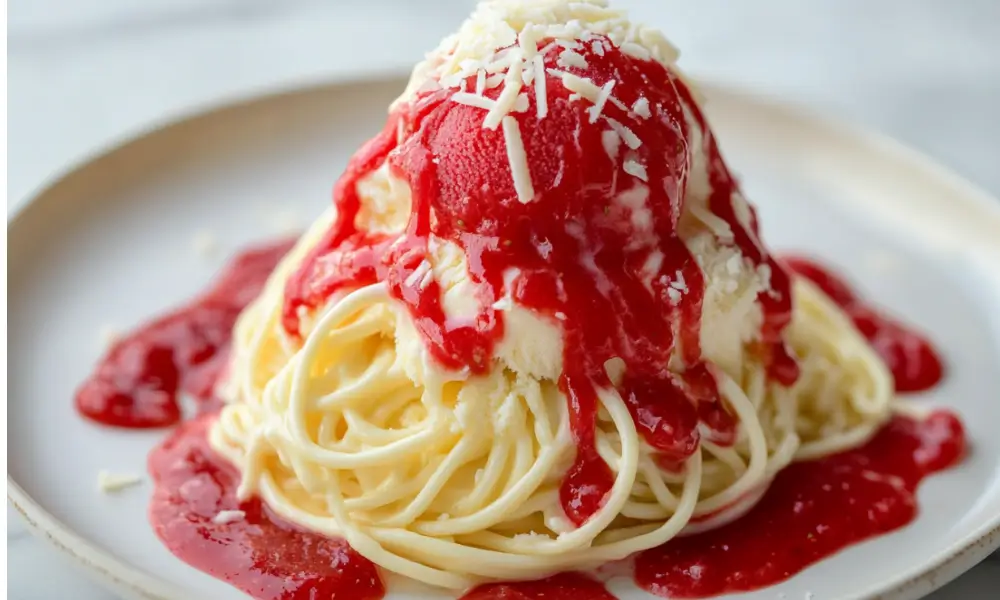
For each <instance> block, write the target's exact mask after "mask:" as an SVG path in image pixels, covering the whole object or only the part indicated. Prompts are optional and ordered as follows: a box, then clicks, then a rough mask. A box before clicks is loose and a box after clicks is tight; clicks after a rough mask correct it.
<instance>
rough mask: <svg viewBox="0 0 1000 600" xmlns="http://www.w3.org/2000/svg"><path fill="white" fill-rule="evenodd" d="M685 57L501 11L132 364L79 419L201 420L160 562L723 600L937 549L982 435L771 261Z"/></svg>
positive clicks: (906, 333) (931, 353)
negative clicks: (841, 556)
mask: <svg viewBox="0 0 1000 600" xmlns="http://www.w3.org/2000/svg"><path fill="white" fill-rule="evenodd" d="M675 59H676V51H675V50H674V49H673V48H672V47H671V46H670V44H669V43H667V42H666V40H664V39H663V37H662V36H661V35H660V34H659V33H657V32H656V31H654V30H651V29H648V28H646V27H643V26H641V25H639V24H635V23H632V22H630V21H629V20H628V19H627V18H626V17H625V15H624V14H623V13H621V12H619V11H615V10H612V9H610V8H608V7H607V6H606V5H605V4H604V3H603V2H599V1H597V0H591V1H580V2H567V1H565V0H545V1H531V2H529V1H526V0H525V1H496V2H484V3H483V4H481V5H480V6H479V7H478V8H477V9H476V11H475V12H474V13H473V15H472V16H471V17H470V18H469V19H468V20H467V21H466V22H465V23H464V24H462V26H461V27H460V28H459V30H458V31H457V32H456V33H455V35H453V36H451V37H448V38H446V39H445V40H444V41H443V42H442V43H441V45H440V47H439V48H437V49H436V50H434V51H433V52H431V53H430V54H429V55H428V56H427V59H426V60H425V61H424V62H422V63H421V64H419V65H418V66H417V67H416V69H415V70H414V72H413V76H412V78H411V80H410V84H409V85H408V86H407V89H406V90H405V92H404V93H403V94H402V96H401V97H400V98H399V99H398V100H397V101H396V102H395V103H394V104H393V105H392V106H391V107H390V109H389V115H388V118H387V121H386V124H385V126H384V128H383V130H382V131H381V132H380V133H379V134H378V135H376V136H375V137H374V138H373V139H372V140H371V141H369V142H368V143H367V144H365V145H364V146H363V147H362V148H361V149H360V150H358V152H357V153H356V154H355V156H354V157H353V158H352V160H351V161H350V163H349V164H348V166H347V168H346V170H345V172H344V174H343V175H342V176H341V178H340V180H339V181H338V182H337V184H336V186H335V188H334V193H333V205H332V206H331V207H330V208H329V210H328V211H327V212H326V213H324V214H323V215H322V216H321V217H320V218H319V219H318V220H317V221H316V222H315V223H314V224H313V225H312V227H311V228H310V229H309V230H308V231H307V232H306V233H305V234H304V235H303V236H302V237H301V238H300V239H299V240H298V241H296V242H294V244H293V243H292V242H291V241H284V242H276V243H273V244H271V245H268V246H262V247H259V248H255V249H250V250H247V251H245V252H244V253H242V254H240V255H238V256H237V257H236V258H234V259H233V260H232V261H231V262H230V263H229V265H228V266H227V267H226V269H224V270H223V271H222V273H220V275H219V277H218V278H217V280H216V281H215V282H214V283H213V284H212V285H211V286H210V287H209V288H208V289H207V290H206V291H205V292H204V293H203V294H201V295H200V296H198V297H197V298H195V299H194V300H192V301H191V302H189V303H188V304H187V305H186V306H183V307H181V308H179V309H177V310H174V311H172V312H170V313H168V314H166V315H165V316H162V317H160V318H158V319H155V320H153V321H151V322H150V323H148V324H146V325H143V326H140V327H137V328H136V329H135V330H134V331H133V332H132V333H130V334H128V335H126V336H124V337H122V338H121V339H119V340H118V341H117V342H115V343H114V344H113V345H112V346H111V348H110V349H109V350H108V352H107V353H106V354H105V356H104V358H103V359H102V361H101V362H100V363H99V364H98V366H97V367H96V368H95V370H94V372H93V373H92V375H91V376H90V377H89V378H88V379H87V380H86V381H85V382H83V384H82V385H81V386H80V388H79V389H78V392H77V395H76V406H77V409H78V410H79V412H80V413H81V414H82V415H83V416H85V417H87V418H89V419H91V420H93V421H96V422H99V423H102V424H105V425H110V426H116V427H128V428H143V429H145V428H151V427H163V426H168V425H174V424H177V423H179V422H180V425H179V426H178V427H176V428H175V429H174V430H173V431H172V432H171V433H170V435H169V436H167V437H166V439H165V440H164V441H163V442H162V443H161V444H160V445H159V446H158V447H157V448H155V449H154V450H153V451H152V453H151V454H150V456H149V464H148V466H149V472H150V475H151V477H152V479H153V481H154V483H155V491H154V494H153V497H152V500H151V503H150V508H149V517H150V521H151V523H152V526H153V528H154V529H155V531H156V533H157V535H158V536H159V537H160V539H161V540H162V541H163V543H164V544H165V545H166V546H167V548H169V550H170V551H171V552H173V553H174V554H175V555H176V556H178V557H179V558H181V559H182V560H184V561H186V562H187V563H189V564H191V565H193V566H194V567H196V568H198V569H201V570H202V571H205V572H206V573H209V574H211V575H213V576H215V577H218V578H220V579H223V580H225V581H227V582H228V583H230V584H232V585H234V586H236V587H238V588H239V589H241V590H243V591H245V592H247V593H248V594H250V595H251V596H253V597H254V598H258V599H260V600H279V599H280V600H287V599H292V598H303V597H310V598H312V597H331V596H338V597H340V596H346V597H350V598H359V599H366V598H367V599H372V600H376V599H378V598H381V597H383V595H384V594H385V591H386V578H385V576H386V575H387V574H399V575H403V576H407V577H410V578H413V579H416V580H419V581H421V582H424V583H426V584H430V585H432V586H437V587H441V588H451V589H454V590H466V589H468V588H472V589H471V590H469V591H468V592H467V593H466V595H465V596H464V598H467V599H468V600H486V599H492V598H506V597H513V596H517V597H546V598H548V597H560V598H561V597H567V598H569V597H572V598H574V599H576V600H590V599H595V600H596V599H601V600H606V599H607V598H610V597H612V596H611V594H610V593H609V592H608V591H607V590H606V589H604V587H603V584H602V583H601V582H600V580H599V579H598V578H595V577H594V576H593V574H587V573H581V572H580V571H581V570H587V569H590V568H592V567H597V566H600V565H602V564H604V563H607V562H609V561H615V560H618V559H622V558H626V557H629V556H634V561H631V562H630V563H629V564H630V565H631V566H632V567H633V572H634V578H635V582H636V584H637V585H638V586H639V587H641V588H643V589H645V590H647V591H649V592H651V593H654V594H658V595H662V596H666V597H699V596H708V595H714V594H719V593H725V592H737V591H745V590H750V589H754V588H757V587H761V586H764V585H768V584H772V583H776V582H778V581H782V580H784V579H787V578H789V577H791V576H793V575H794V574H795V573H797V572H799V571H801V570H802V569H804V568H805V567H807V566H809V565H810V564H812V563H814V562H816V561H818V560H820V559H821V558H823V557H825V556H828V555H830V554H833V553H835V552H837V551H839V550H840V549H842V548H844V547H846V546H848V545H849V544H852V543H854V542H858V541H861V540H864V539H866V538H869V537H872V536H875V535H879V534H882V533H886V532H888V531H892V530H894V529H897V528H899V527H902V526H903V525H905V524H906V523H908V522H910V521H911V520H913V519H914V518H915V515H916V511H917V501H916V496H915V494H916V489H917V486H918V485H919V483H920V481H921V480H922V479H923V478H924V477H926V476H928V475H930V474H932V473H934V472H936V471H939V470H941V469H945V468H948V467H949V466H951V465H953V464H955V463H956V462H958V461H959V460H960V459H961V458H962V455H963V453H964V451H965V442H964V440H965V438H964V432H963V428H962V424H961V422H960V421H959V420H958V418H957V417H956V416H955V415H953V414H951V413H948V412H947V411H934V412H930V411H926V410H924V409H920V408H919V407H918V406H915V405H912V404H909V405H904V404H900V403H897V402H895V401H894V397H893V396H894V392H895V393H902V392H908V391H919V390H923V389H928V388H929V387H931V386H933V385H934V384H935V383H936V382H937V381H938V380H940V379H941V377H942V376H943V373H944V367H943V362H942V361H941V359H940V358H939V357H938V355H937V353H936V351H935V350H934V348H933V346H932V345H931V344H930V343H929V342H928V341H927V340H925V339H924V338H923V337H922V336H921V335H920V334H919V333H916V332H914V331H911V330H910V329H909V328H908V327H906V326H904V325H902V324H901V323H899V322H898V321H896V320H895V319H893V318H892V317H890V316H888V315H887V314H886V313H884V312H883V311H881V310H880V309H877V308H874V307H872V306H870V305H869V304H868V303H867V302H866V301H865V300H864V299H863V298H862V296H861V295H859V294H857V293H855V292H853V291H852V290H851V289H850V286H849V285H848V284H847V282H846V281H845V280H843V279H841V278H840V277H838V276H837V275H836V274H834V273H832V272H830V271H827V270H826V269H825V268H823V267H821V266H820V265H819V264H817V263H815V262H813V261H811V260H809V259H805V258H786V259H782V260H778V259H776V258H775V257H774V255H773V254H772V253H771V252H770V251H769V250H768V248H767V247H766V246H765V245H764V243H763V241H762V239H761V226H760V222H759V219H758V217H757V214H756V212H755V210H754V208H753V207H752V206H751V205H750V204H749V203H748V202H747V200H746V198H745V197H744V196H743V194H742V192H741V191H740V188H739V185H738V183H737V181H736V179H735V178H734V177H733V175H732V173H731V172H730V171H729V168H728V166H727V164H726V162H725V160H724V158H723V156H722V154H721V153H720V150H719V147H718V144H717V143H716V140H715V137H714V135H713V133H712V130H711V128H710V127H709V124H708V121H707V120H706V118H705V116H704V114H703V112H702V107H701V104H700V102H701V101H700V98H699V95H698V93H697V90H696V89H695V88H694V87H693V86H692V84H691V83H690V82H689V81H687V80H686V79H685V78H684V77H683V75H682V74H681V72H680V71H679V70H678V69H677V66H676V65H675V64H674V61H675ZM182 394H183V395H186V396H188V398H190V399H193V400H194V401H195V402H193V403H192V404H193V405H194V407H195V411H197V412H198V413H199V415H198V416H197V417H196V418H194V419H189V420H187V421H186V422H181V421H184V419H185V417H187V416H188V415H187V414H186V413H187V412H189V411H187V410H186V409H187V408H188V407H187V406H185V410H183V411H182V410H181V403H180V402H179V400H180V398H179V396H180V395H182ZM220 400H223V401H224V402H225V405H224V406H221V408H220ZM900 409H903V410H900ZM389 583H390V584H391V583H393V582H391V581H390V582H389Z"/></svg>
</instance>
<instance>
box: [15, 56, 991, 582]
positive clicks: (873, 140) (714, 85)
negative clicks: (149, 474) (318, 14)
mask: <svg viewBox="0 0 1000 600" xmlns="http://www.w3.org/2000/svg"><path fill="white" fill-rule="evenodd" d="M405 76H406V73H405V72H403V71H400V70H399V69H395V68H393V69H383V70H376V71H374V72H369V73H368V74H364V75H362V74H357V75H353V76H347V77H337V78H334V79H323V78H320V79H307V80H303V81H294V82H286V83H284V84H280V85H277V86H262V87H258V88H255V89H252V90H244V91H242V92H237V93H234V94H227V95H223V96H221V97H216V98H214V99H211V100H208V101H205V102H201V103H195V104H192V105H188V106H186V107H184V108H181V109H179V110H176V111H171V112H168V113H165V114H163V115H161V116H160V117H159V118H157V119H155V120H153V121H151V122H149V123H147V124H146V125H144V126H142V127H138V128H135V129H133V130H130V131H126V132H124V133H123V134H121V135H118V136H114V137H112V138H109V139H107V140H105V141H103V142H102V143H100V144H97V145H95V146H94V147H93V148H92V149H91V150H89V151H88V152H85V153H83V154H81V155H80V156H79V157H77V158H76V159H75V160H73V161H71V162H70V163H69V164H67V165H66V166H65V167H64V168H63V169H60V170H58V171H55V172H53V173H52V174H51V175H50V176H49V177H47V178H46V179H44V180H42V181H41V182H40V183H39V184H38V185H37V186H35V187H34V188H32V190H31V191H30V192H29V193H27V194H26V195H25V196H24V198H23V199H21V200H20V201H19V202H18V205H17V206H16V207H15V208H14V210H13V211H10V212H9V213H8V215H7V231H8V234H9V233H10V231H11V230H12V229H13V228H14V227H15V226H16V225H17V223H18V222H19V221H21V220H22V217H23V216H24V215H25V214H26V213H27V212H28V211H29V210H30V209H31V208H32V207H33V206H36V205H37V204H38V200H39V199H41V198H44V197H45V196H47V195H48V194H49V193H50V192H51V191H52V190H53V189H55V188H57V187H58V186H59V185H61V184H62V183H63V182H65V181H66V180H67V179H70V178H71V177H72V176H73V175H75V174H77V173H79V172H81V171H83V170H84V169H86V168H87V167H88V166H89V165H90V164H92V163H94V162H96V161H98V160H101V159H102V158H105V157H107V156H109V155H112V154H115V153H117V152H121V151H123V150H126V149H127V148H128V147H129V146H131V145H132V144H134V143H137V142H139V141H140V140H143V139H145V138H147V137H150V136H153V135H156V134H158V133H160V132H162V131H164V130H167V129H170V128H173V127H175V126H178V125H181V124H184V123H188V122H189V121H192V120H198V119H202V118H209V117H211V116H212V115H214V114H216V113H219V112H224V111H227V110H230V109H234V108H238V107H241V106H247V105H252V104H256V103H266V102H274V101H277V100H279V99H280V98H282V97H284V96H294V95H299V94H308V93H314V92H319V91H322V90H336V89H341V88H350V87H357V86H362V85H366V84H380V83H381V84H387V83H391V82H396V81H399V82H400V83H402V82H403V81H404V80H405ZM698 83H699V86H700V87H702V88H703V89H704V90H705V91H707V92H708V93H707V95H708V96H726V97H728V98H729V100H730V101H735V102H738V103H740V104H750V105H754V106H757V107H758V108H762V109H765V110H769V111H773V112H777V113H780V114H781V115H782V116H783V117H784V118H787V119H790V120H794V121H797V122H800V123H803V122H804V123H808V124H810V125H812V126H814V127H818V128H820V129H822V130H826V131H828V132H830V133H836V134H839V135H841V136H842V137H843V138H844V139H849V140H850V141H851V142H852V143H853V144H855V145H857V146H859V147H863V148H866V149H868V150H869V151H872V152H875V153H877V154H879V155H881V156H886V157H890V158H891V159H892V160H894V161H895V162H898V163H903V164H907V165H908V166H909V167H912V168H919V169H920V170H922V171H923V172H924V173H925V175H926V176H927V177H929V178H931V179H934V180H937V181H940V182H941V183H943V184H946V185H947V186H949V187H952V188H955V189H956V190H960V193H959V194H957V197H958V200H957V201H959V202H962V203H964V204H966V207H967V208H970V209H973V210H974V211H977V212H978V213H979V214H981V215H984V216H986V217H987V218H989V219H991V220H995V222H996V224H997V225H998V226H1000V200H998V199H997V198H995V197H994V196H993V195H992V194H990V193H989V192H987V191H986V190H985V189H984V188H982V187H981V186H979V185H978V184H976V183H973V182H971V181H969V180H967V179H965V178H964V177H962V176H961V175H959V174H958V173H957V172H956V171H954V170H953V169H951V168H949V167H947V166H945V165H943V164H941V163H939V162H937V161H935V160H934V159H932V158H930V157H929V156H928V155H926V154H924V153H923V152H920V151H918V150H916V149H914V148H911V147H909V146H907V145H905V144H903V143H901V142H899V141H897V140H895V139H893V138H891V137H889V136H888V135H886V134H883V133H881V132H878V131H875V130H872V129H867V128H863V127H860V126H858V125H855V124H852V123H849V122H844V121H841V120H839V119H836V118H831V117H827V116H824V115H821V114H817V113H815V112H813V111H811V110H809V108H808V107H803V106H801V105H797V104H793V103H788V102H784V101H782V100H781V99H779V98H776V97H774V96H771V95H767V94H760V93H756V92H753V91H749V90H746V89H741V88H738V87H734V86H730V85H727V84H725V83H722V82H716V81H711V80H710V81H704V80H699V81H698ZM7 499H8V501H9V502H10V504H11V505H12V506H13V507H14V509H15V510H16V511H17V512H18V513H19V514H20V515H21V517H22V518H23V519H24V522H25V524H26V525H27V526H28V529H29V530H30V531H31V532H32V533H33V534H34V535H36V536H37V537H40V538H43V539H44V540H46V541H47V542H48V543H49V544H51V545H52V546H54V547H55V548H56V549H57V550H59V551H60V553H61V554H63V555H66V556H69V557H70V558H71V559H72V563H73V564H74V565H76V566H77V567H79V568H80V569H82V571H83V572H84V573H85V574H86V575H87V576H89V577H91V578H92V579H94V580H96V581H97V582H99V583H101V584H102V585H105V586H109V587H110V588H112V589H113V590H114V591H116V592H118V593H120V594H123V595H125V596H127V597H129V598H143V599H155V600H173V599H180V598H185V597H186V594H185V592H183V591H181V590H180V589H179V588H177V587H176V586H174V585H173V584H171V583H170V582H168V581H166V580H164V579H162V578H159V577H157V576H155V575H151V574H147V573H146V572H145V571H143V570H141V569H139V568H137V567H134V566H132V565H130V564H128V563H127V562H124V561H122V560H120V559H118V558H116V557H115V556H114V555H112V554H111V553H110V552H107V551H105V550H103V549H101V548H99V547H97V546H96V545H95V544H94V543H93V542H91V541H89V540H87V539H86V538H85V537H83V536H82V535H81V534H79V533H77V532H76V531H75V530H73V529H72V528H70V527H69V526H68V525H66V524H65V523H63V522H61V521H60V520H58V519H57V518H56V517H55V516H53V515H52V514H51V513H49V512H48V511H47V510H45V509H44V508H43V507H42V506H41V504H40V503H39V502H38V501H36V500H35V499H34V498H33V497H32V496H31V495H30V494H28V493H27V492H26V491H25V490H24V488H22V487H21V486H20V485H19V484H18V483H17V481H16V480H14V478H13V477H12V476H11V475H10V473H8V474H7ZM998 548H1000V512H998V513H997V514H995V515H993V516H992V517H991V518H989V519H986V520H984V521H983V522H982V523H981V524H979V525H978V526H977V527H975V528H974V529H973V530H972V531H971V532H969V533H968V534H966V535H965V536H964V537H963V538H961V539H959V540H957V541H955V542H953V543H952V544H950V545H948V546H946V547H944V548H942V549H940V550H939V551H938V552H936V553H934V554H932V556H931V557H930V559H929V560H927V561H926V562H925V563H924V565H922V566H921V565H917V566H914V567H912V568H910V569H907V570H903V571H900V572H899V573H897V574H895V575H893V576H891V577H887V578H886V579H885V580H884V581H883V582H882V583H880V584H879V585H878V586H877V587H874V588H872V589H871V590H868V591H867V592H866V593H867V594H868V595H867V596H866V597H869V598H879V599H886V600H911V599H914V598H919V597H921V596H923V595H925V594H929V593H931V592H933V591H934V590H936V589H938V588H940V587H942V586H944V585H945V584H947V583H949V582H950V581H952V580H953V579H955V578H956V577H958V576H959V575H961V574H962V573H964V572H966V571H968V570H969V569H971V568H972V567H974V566H975V565H976V564H978V563H979V562H980V561H982V560H983V559H984V558H986V557H987V556H988V555H989V554H990V553H992V552H993V551H995V550H997V549H998Z"/></svg>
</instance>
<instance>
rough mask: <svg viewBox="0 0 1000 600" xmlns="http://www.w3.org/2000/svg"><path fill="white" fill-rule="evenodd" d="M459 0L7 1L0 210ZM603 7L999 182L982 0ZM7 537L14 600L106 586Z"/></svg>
mask: <svg viewBox="0 0 1000 600" xmlns="http://www.w3.org/2000/svg"><path fill="white" fill-rule="evenodd" d="M472 4H473V2H472V0H438V1H436V2H409V1H407V0H367V1H366V2H364V3H354V2H350V1H348V0H145V1H143V2H135V1H134V0H10V2H9V6H8V43H7V52H8V80H7V81H8V98H7V101H8V111H9V112H8V139H7V147H8V151H9V154H8V165H7V168H8V183H7V195H8V214H10V211H12V210H14V209H15V208H16V207H17V206H19V205H20V204H21V203H23V202H24V201H25V200H26V199H28V198H29V197H30V195H31V193H32V192H33V191H34V190H36V189H38V188H39V187H40V186H41V185H43V184H44V183H45V182H47V181H50V180H51V179H52V177H53V176H55V175H57V174H58V173H59V172H61V171H63V170H65V169H66V168H67V167H68V166H70V165H71V164H73V163H76V162H78V161H80V160H83V159H84V158H85V157H87V156H89V155H91V154H93V153H94V152H96V151H98V150H99V149H101V148H103V147H107V146H108V145H110V144H113V143H114V142H115V141H116V140H120V139H122V138H123V137H127V136H129V135H133V134H135V133H136V132H139V131H142V130H144V129H147V128H149V127H152V126H155V125H156V124H157V123H160V122H163V121H164V119H166V118H168V117H169V116H171V115H178V114H183V113H185V112H189V111H191V110H194V109H196V108H197V107H200V106H205V105H206V104H212V103H216V102H220V101H222V100H224V99H226V98H235V97H240V96H243V95H246V94H248V93H253V92H257V91H266V90H276V89H283V88H288V87H292V86H296V85H301V84H304V83H311V82H318V81H324V80H328V79H331V78H334V77H343V76H352V75H363V74H366V73H372V72H377V71H383V70H384V71H400V70H402V69H404V68H406V66H407V65H408V64H409V63H411V62H412V60H413V58H414V57H416V56H420V54H421V53H422V52H423V51H424V50H426V49H428V48H430V47H432V46H433V45H434V44H435V42H436V40H437V39H438V38H439V37H440V36H441V35H442V34H444V33H446V32H447V31H448V30H449V29H451V28H453V27H454V26H455V25H456V24H457V23H458V21H459V20H460V19H461V18H462V16H463V15H464V14H465V13H466V12H468V10H469V8H470V7H471V5H472ZM618 4H620V5H622V6H624V7H627V8H629V9H631V12H632V14H633V16H634V17H636V18H638V19H640V20H643V21H646V22H649V23H652V24H655V25H657V26H659V27H661V28H662V29H663V30H664V31H666V32H667V34H668V35H669V37H670V38H671V39H672V40H673V41H674V42H675V43H676V44H677V45H678V46H679V47H680V48H682V50H683V53H684V55H683V57H682V61H681V64H682V65H683V66H685V67H686V68H687V69H688V70H689V71H691V72H692V73H694V74H696V75H698V76H701V77H706V78H711V79H715V80H719V81H725V82H729V83H731V84H733V85H737V86H742V87H745V88H749V89H751V90H755V91H757V92H759V93H764V94H768V95H772V96H780V97H781V98H782V99H783V100H785V101H790V102H794V103H798V104H801V105H804V106H806V107H808V108H809V109H811V110H813V111H815V112H820V113H823V114H827V115H830V116H833V117H837V118H841V119H845V120H850V121H854V122H856V123H860V124H862V125H864V126H866V127H869V128H872V129H876V130H880V131H883V132H885V133H888V134H889V135H891V136H892V137H895V138H897V139H899V140H901V141H903V142H905V143H907V144H909V145H911V146H913V147H915V148H917V149H919V150H921V151H922V152H924V153H926V154H928V155H930V156H932V157H934V158H935V159H936V160H938V161H939V162H941V163H943V164H945V165H948V166H949V167H951V168H952V169H954V170H955V171H957V172H959V173H960V174H962V175H963V176H964V177H966V178H967V179H970V180H972V181H973V182H976V183H978V184H979V185H981V186H982V187H984V188H986V189H987V190H989V191H990V192H992V193H993V194H994V195H996V196H1000V169H997V168H996V164H997V159H998V157H1000V119H997V118H996V117H995V116H994V112H995V110H996V107H1000V36H998V35H997V33H998V31H1000V30H998V28H997V24H998V23H1000V3H997V2H994V1H993V0H964V1H963V2H961V3H959V2H950V3H946V2H944V1H943V0H881V1H880V2H877V3H876V2H868V1H867V0H812V1H811V2H801V1H800V0H757V1H755V2H730V1H727V0H699V1H694V0H620V1H619V2H618ZM359 24H364V25H365V26H358V25H359ZM7 548H8V562H7V566H8V573H9V575H8V587H7V590H8V593H9V595H10V598H12V599H14V600H28V599H36V598H38V599H48V598H70V597H72V598H76V599H78V600H98V599H105V598H110V597H111V596H110V595H109V594H108V593H107V592H105V591H103V590H102V589H100V588H99V587H97V586H96V585H94V584H91V583H89V582H88V581H87V580H86V579H85V578H84V577H83V576H82V575H81V574H79V573H78V572H76V571H75V570H74V569H73V568H72V567H71V566H70V565H69V563H68V562H67V561H66V560H65V559H63V558H62V557H60V556H58V554H57V553H56V551H54V550H53V549H51V548H50V547H48V546H47V545H46V544H45V543H44V542H42V541H40V540H37V539H35V538H33V537H31V536H30V534H29V533H28V532H27V531H26V530H25V528H24V526H23V525H22V523H21V522H20V518H19V517H18V515H17V514H16V513H14V512H13V511H12V510H10V509H8V531H7ZM997 589H1000V558H998V556H997V555H994V556H993V557H991V558H989V559H987V560H986V561H984V562H983V563H982V564H981V565H980V566H978V567H976V568H975V569H973V570H972V571H970V572H969V573H968V574H966V575H964V576H962V577H961V578H960V579H958V580H957V581H956V582H954V583H952V584H950V585H949V586H947V587H945V588H944V589H942V590H941V591H939V592H937V593H936V594H934V595H933V596H932V598H934V599H935V600H945V599H949V598H971V599H977V598H982V599H986V598H993V597H995V595H996V590H997ZM821 597H822V594H817V598H821Z"/></svg>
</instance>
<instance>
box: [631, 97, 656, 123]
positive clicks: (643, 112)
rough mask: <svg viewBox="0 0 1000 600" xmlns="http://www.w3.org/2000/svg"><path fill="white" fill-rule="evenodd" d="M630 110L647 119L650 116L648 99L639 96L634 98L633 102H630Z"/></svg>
mask: <svg viewBox="0 0 1000 600" xmlns="http://www.w3.org/2000/svg"><path fill="white" fill-rule="evenodd" d="M632 112H634V113H635V114H636V115H638V116H640V117H642V118H643V119H648V118H649V117H650V116H652V115H651V114H650V112H649V100H647V99H645V98H639V99H638V100H636V101H635V103H634V104H632Z"/></svg>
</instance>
